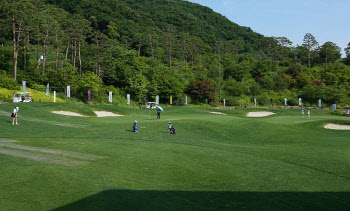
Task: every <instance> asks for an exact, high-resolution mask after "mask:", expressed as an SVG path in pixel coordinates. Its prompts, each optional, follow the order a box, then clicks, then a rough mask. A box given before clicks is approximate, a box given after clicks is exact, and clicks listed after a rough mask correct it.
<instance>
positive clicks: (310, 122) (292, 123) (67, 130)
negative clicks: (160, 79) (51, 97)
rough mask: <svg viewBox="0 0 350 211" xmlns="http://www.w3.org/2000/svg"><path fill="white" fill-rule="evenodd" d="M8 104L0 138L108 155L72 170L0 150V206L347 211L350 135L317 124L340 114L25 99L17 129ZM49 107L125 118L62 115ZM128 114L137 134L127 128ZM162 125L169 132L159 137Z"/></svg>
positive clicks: (129, 124) (334, 120)
mask: <svg viewBox="0 0 350 211" xmlns="http://www.w3.org/2000/svg"><path fill="white" fill-rule="evenodd" d="M15 105H18V104H2V105H0V111H3V112H2V113H0V125H1V133H0V139H1V138H3V139H11V140H18V141H21V142H19V143H16V144H21V145H25V146H30V147H40V148H45V149H53V150H65V151H73V152H78V153H86V154H91V155H97V156H105V157H108V158H106V159H100V160H94V161H91V162H90V163H88V164H86V165H80V166H74V167H72V166H62V165H56V164H52V163H47V162H39V161H34V160H30V159H25V158H19V157H12V156H7V155H2V154H0V161H1V165H0V172H1V174H0V180H1V181H4V182H2V183H0V190H1V191H0V204H1V209H3V210H48V209H57V210H193V209H196V210H219V209H220V210H221V209H227V210H232V209H250V210H256V209H263V210H271V209H276V210H296V209H298V210H300V209H311V210H330V209H337V210H340V209H341V210H345V209H349V208H350V205H349V203H348V199H349V197H350V194H349V193H350V176H349V172H350V142H349V135H350V131H333V130H327V129H324V128H323V125H324V124H326V123H338V124H339V123H348V122H349V120H350V119H349V118H348V117H341V116H335V115H329V114H328V113H326V112H325V111H322V110H312V111H311V117H310V118H308V117H304V118H303V117H301V111H300V110H298V109H287V110H275V109H274V110H272V111H273V112H274V113H277V114H276V115H272V116H269V117H264V118H246V117H245V114H246V113H248V112H249V111H261V110H262V109H232V110H217V109H215V110H211V109H203V108H193V107H165V108H164V112H162V113H161V120H155V119H156V111H155V110H146V109H133V108H126V107H125V108H122V107H115V106H107V105H105V106H89V105H84V104H68V103H67V104H66V103H64V104H63V103H61V104H58V103H57V104H54V103H30V104H29V103H26V104H23V105H22V104H21V105H20V111H19V117H18V118H19V123H20V125H18V126H15V125H12V124H10V123H11V117H9V116H5V115H1V114H4V111H6V112H8V113H10V112H11V111H12V109H13V107H14V106H15ZM51 110H67V111H75V112H78V113H82V114H85V115H90V116H93V115H92V113H93V111H94V110H106V111H112V112H115V113H120V114H123V115H126V116H124V117H107V118H95V117H90V118H84V117H69V116H62V115H56V114H52V113H51V112H50V111H51ZM208 111H218V112H223V113H227V114H228V115H216V114H210V113H209V112H208ZM268 111H270V110H268ZM33 120H35V121H33ZM134 120H137V121H138V126H139V133H133V132H131V131H132V124H133V121H134ZM168 121H171V122H172V124H173V125H174V127H175V128H176V132H177V134H176V135H169V134H168V133H167V124H168ZM52 122H56V123H61V124H62V125H63V126H57V125H54V124H51V123H52ZM65 124H66V125H67V124H70V125H79V126H81V127H66V126H64V125H65ZM0 148H2V147H0ZM4 149H6V148H4ZM24 149H25V147H24V148H23V151H25V150H24ZM36 153H38V154H43V155H44V154H45V153H44V152H36ZM55 156H58V157H59V158H65V157H64V156H60V155H55ZM76 160H77V161H81V160H79V159H78V158H76Z"/></svg>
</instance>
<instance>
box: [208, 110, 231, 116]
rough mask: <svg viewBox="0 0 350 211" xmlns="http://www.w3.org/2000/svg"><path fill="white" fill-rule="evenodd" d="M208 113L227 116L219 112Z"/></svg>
mask: <svg viewBox="0 0 350 211" xmlns="http://www.w3.org/2000/svg"><path fill="white" fill-rule="evenodd" d="M209 113H211V114H221V115H227V114H224V113H221V112H215V111H213V112H209Z"/></svg>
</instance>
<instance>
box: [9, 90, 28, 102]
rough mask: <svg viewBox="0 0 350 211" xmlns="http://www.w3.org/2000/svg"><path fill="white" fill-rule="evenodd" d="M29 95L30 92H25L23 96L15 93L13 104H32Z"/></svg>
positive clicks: (21, 93) (20, 93)
mask: <svg viewBox="0 0 350 211" xmlns="http://www.w3.org/2000/svg"><path fill="white" fill-rule="evenodd" d="M30 94H31V93H30V92H26V93H25V94H24V93H23V92H16V93H15V95H13V102H14V103H20V102H25V103H28V102H32V97H31V95H30Z"/></svg>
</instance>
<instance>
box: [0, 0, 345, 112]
mask: <svg viewBox="0 0 350 211" xmlns="http://www.w3.org/2000/svg"><path fill="white" fill-rule="evenodd" d="M0 20H1V22H0V25H1V31H0V42H1V44H2V46H1V54H2V55H3V56H2V60H1V61H0V70H1V72H0V74H1V79H0V86H1V87H5V88H9V89H15V88H18V86H19V85H18V84H19V82H20V81H22V80H25V81H27V84H28V86H29V87H31V88H34V89H44V85H45V84H46V83H50V85H51V86H50V88H51V89H52V90H56V91H61V92H64V90H65V87H66V86H67V85H70V86H71V92H72V95H73V96H74V97H75V98H78V99H79V100H83V101H86V100H87V94H86V93H87V89H92V93H93V97H94V98H93V100H94V101H95V102H105V101H107V99H108V95H107V93H108V91H113V92H114V93H118V94H119V95H120V96H123V97H125V94H126V93H130V94H131V96H132V97H133V99H134V100H135V101H138V100H140V99H141V98H142V97H143V96H147V98H148V99H150V100H151V99H154V97H155V96H156V95H159V96H160V98H161V100H162V101H163V102H165V101H167V100H168V99H169V97H170V95H172V96H173V97H174V98H175V99H177V100H175V103H176V104H183V98H184V95H185V94H186V95H189V96H190V97H191V98H192V102H193V103H199V102H204V100H205V98H208V99H209V100H210V101H211V103H212V104H218V102H219V101H220V99H223V98H225V99H226V102H227V104H228V105H238V104H240V103H241V102H242V100H243V102H244V103H245V104H250V103H251V102H252V99H253V98H257V99H258V103H259V104H261V105H264V104H267V103H268V102H269V99H270V98H274V99H275V102H276V103H277V104H279V103H280V104H282V102H283V98H285V97H287V98H289V99H290V101H289V102H290V104H292V105H293V104H297V98H298V97H303V98H304V102H306V103H310V104H314V103H316V101H317V99H322V100H323V101H324V102H326V103H342V104H344V105H347V104H349V103H348V102H350V100H349V96H348V94H349V91H348V90H349V87H350V86H349V82H350V68H349V66H348V65H347V64H348V63H347V62H348V61H349V60H350V59H345V60H341V59H340V49H339V47H337V46H336V44H335V43H333V42H327V43H325V44H323V45H322V46H319V45H318V43H317V41H316V38H315V37H313V36H312V35H311V34H306V35H305V37H304V44H303V45H302V46H292V43H291V42H290V41H289V40H288V39H287V38H285V37H264V36H262V35H260V34H258V33H255V32H253V31H252V30H251V29H250V28H249V27H242V26H239V25H237V24H236V23H232V22H231V21H229V20H228V19H227V18H225V17H223V16H222V15H220V14H218V13H215V12H214V11H213V10H211V9H210V8H207V7H204V6H201V5H198V4H194V3H190V2H187V1H183V0H142V1H141V0H119V1H117V0H100V1H98V0H79V1H77V0H60V1H58V0H11V1H10V0H4V1H2V2H1V3H0ZM349 44H350V43H349ZM349 46H350V45H349ZM349 49H350V48H349V47H348V48H347V49H346V52H347V55H348V58H349V57H350V53H349ZM219 55H220V63H219ZM219 66H220V69H219ZM219 70H220V71H219ZM219 72H220V73H219ZM219 75H220V76H219ZM13 79H14V80H13ZM219 79H220V80H219ZM219 81H220V85H219Z"/></svg>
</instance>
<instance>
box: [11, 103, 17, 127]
mask: <svg viewBox="0 0 350 211" xmlns="http://www.w3.org/2000/svg"><path fill="white" fill-rule="evenodd" d="M17 112H18V107H15V108H14V109H13V111H12V114H11V117H12V124H13V125H14V124H15V120H16V125H17Z"/></svg>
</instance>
